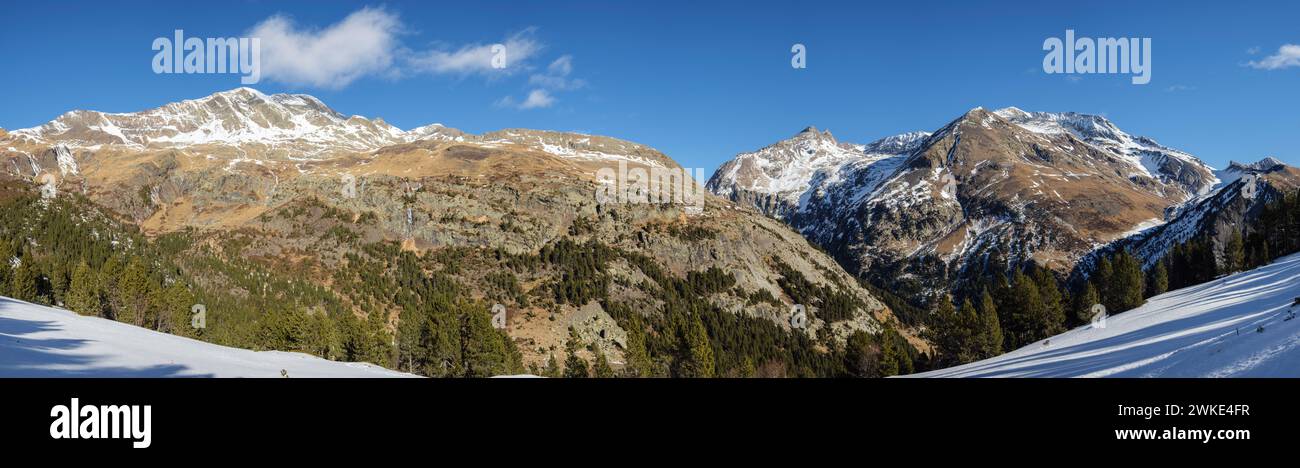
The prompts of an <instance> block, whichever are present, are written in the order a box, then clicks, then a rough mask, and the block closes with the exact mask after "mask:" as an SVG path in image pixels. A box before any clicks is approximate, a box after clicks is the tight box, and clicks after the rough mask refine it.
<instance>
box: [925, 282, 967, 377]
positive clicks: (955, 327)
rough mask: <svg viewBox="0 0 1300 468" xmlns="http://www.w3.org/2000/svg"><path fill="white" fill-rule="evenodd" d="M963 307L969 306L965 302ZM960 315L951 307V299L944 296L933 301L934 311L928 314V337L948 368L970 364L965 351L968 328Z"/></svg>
mask: <svg viewBox="0 0 1300 468" xmlns="http://www.w3.org/2000/svg"><path fill="white" fill-rule="evenodd" d="M963 305H964V306H965V305H970V304H969V301H967V302H966V303H965V304H963ZM962 318H963V316H962V314H960V313H958V312H957V310H956V309H955V308H953V306H952V299H951V298H949V297H947V296H944V297H940V298H938V299H936V300H935V304H934V310H932V311H931V312H930V322H931V325H932V326H931V327H930V328H929V329H928V330H929V331H930V336H929V337H928V338H929V339H930V341H931V342H932V343H934V347H935V349H936V351H937V352H938V354H939V358H940V359H941V360H942V361H943V362H944V363H946V365H948V366H955V365H959V364H964V363H966V362H970V360H969V356H968V353H967V351H966V348H967V345H968V343H969V342H970V332H971V330H970V328H968V327H967V326H966V324H965V323H963V320H962Z"/></svg>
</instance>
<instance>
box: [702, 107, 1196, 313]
mask: <svg viewBox="0 0 1300 468" xmlns="http://www.w3.org/2000/svg"><path fill="white" fill-rule="evenodd" d="M1218 183H1219V179H1218V178H1217V177H1216V175H1215V172H1214V171H1213V169H1211V168H1210V167H1209V166H1208V165H1206V164H1205V163H1203V162H1202V161H1200V160H1199V159H1197V158H1196V157H1195V156H1192V155H1190V154H1187V153H1185V152H1182V151H1178V150H1175V149H1172V148H1169V147H1166V146H1163V145H1160V144H1158V143H1156V142H1155V141H1154V140H1152V139H1150V138H1146V137H1140V136H1132V135H1129V134H1128V133H1126V132H1124V131H1122V130H1120V129H1119V128H1118V127H1117V126H1115V125H1114V124H1113V123H1111V122H1110V121H1109V120H1107V119H1105V118H1103V117H1100V116H1095V115H1086V114H1076V113H1048V112H1026V111H1023V110H1020V109H1017V108H1006V109H1001V110H997V111H993V112H990V111H987V110H985V109H983V108H976V109H972V110H971V111H969V112H967V113H965V114H963V115H962V116H960V117H958V118H957V119H954V120H953V121H951V122H950V123H948V124H947V125H945V126H943V127H942V128H940V129H938V130H935V131H934V132H932V133H930V132H911V133H906V134H902V135H896V136H893V137H889V138H885V139H882V140H878V141H876V142H873V143H871V144H867V145H854V144H850V143H844V142H839V141H836V140H834V139H833V138H831V137H830V136H829V134H825V133H817V132H809V131H805V132H802V133H800V134H799V135H796V136H795V137H794V138H792V139H789V140H784V141H781V142H778V143H776V144H773V145H770V146H768V147H766V148H763V149H761V150H759V151H756V152H753V153H742V154H740V155H737V156H736V157H735V158H733V159H732V160H731V161H728V162H727V163H725V164H723V165H722V166H721V167H720V168H719V169H718V171H717V173H715V174H714V176H713V177H712V178H711V179H710V181H709V184H708V187H709V189H710V190H712V191H713V193H715V194H718V195H720V196H724V197H728V198H730V199H732V200H735V201H737V202H740V203H744V204H749V205H753V206H755V207H756V208H758V209H759V210H761V211H763V212H764V213H766V214H768V215H770V216H774V217H777V218H780V219H783V220H786V221H787V222H788V223H789V224H791V225H792V226H793V227H795V229H797V230H799V231H800V232H802V233H803V234H804V235H805V236H806V237H808V238H809V239H810V240H812V241H814V242H816V243H818V244H820V245H822V246H823V247H825V248H827V249H828V250H829V251H830V252H831V253H832V255H834V256H835V257H836V258H837V259H838V260H840V261H841V263H842V264H843V265H845V266H846V268H848V269H849V270H850V271H851V272H855V273H857V274H860V275H862V276H866V277H868V278H871V279H872V280H873V281H874V282H877V283H878V284H882V285H885V286H889V287H893V288H894V289H896V290H898V291H900V292H902V293H903V294H904V295H907V294H909V293H916V294H922V295H924V294H936V293H938V292H940V291H942V290H944V289H946V288H948V287H951V286H953V285H956V284H960V283H961V281H962V280H963V279H965V278H968V277H969V276H970V275H972V274H978V273H981V272H984V271H986V270H989V269H992V270H998V271H1001V270H1005V269H1006V268H1007V267H1009V266H1015V265H1020V264H1023V263H1024V262H1028V261H1034V262H1037V263H1039V264H1041V265H1045V266H1048V267H1051V268H1053V269H1055V270H1057V271H1058V272H1062V273H1064V272H1068V271H1069V270H1070V268H1072V266H1073V265H1074V262H1075V261H1077V260H1078V259H1079V258H1080V257H1081V256H1083V255H1084V254H1086V253H1088V252H1089V251H1091V250H1092V249H1093V248H1095V247H1096V246H1098V245H1102V244H1105V243H1107V242H1110V241H1112V240H1114V239H1117V238H1121V237H1124V236H1126V235H1127V234H1128V233H1129V232H1130V231H1132V230H1133V229H1134V228H1136V227H1138V226H1142V225H1144V224H1147V225H1151V224H1158V223H1160V222H1161V221H1162V220H1163V219H1164V216H1165V210H1166V209H1168V208H1170V207H1172V206H1175V205H1177V204H1179V203H1182V202H1184V201H1187V200H1191V199H1194V198H1196V197H1198V196H1202V195H1204V194H1206V193H1208V192H1210V191H1211V190H1212V189H1213V188H1214V187H1215V186H1216V184H1218Z"/></svg>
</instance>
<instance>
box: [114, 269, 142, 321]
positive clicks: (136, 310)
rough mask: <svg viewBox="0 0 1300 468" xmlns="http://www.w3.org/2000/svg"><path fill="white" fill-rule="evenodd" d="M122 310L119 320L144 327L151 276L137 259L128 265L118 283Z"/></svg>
mask: <svg viewBox="0 0 1300 468" xmlns="http://www.w3.org/2000/svg"><path fill="white" fill-rule="evenodd" d="M117 291H118V297H119V298H120V301H121V304H122V310H121V312H120V313H119V315H118V316H117V319H118V320H119V321H122V322H126V323H130V324H132V325H136V326H142V325H144V321H145V318H146V316H147V315H148V308H149V276H148V271H146V270H145V267H144V264H143V263H141V262H140V259H138V258H135V259H132V260H131V263H129V264H127V267H126V270H124V271H123V272H122V277H121V278H120V279H118V281H117Z"/></svg>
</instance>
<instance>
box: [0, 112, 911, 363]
mask: <svg viewBox="0 0 1300 468" xmlns="http://www.w3.org/2000/svg"><path fill="white" fill-rule="evenodd" d="M0 158H3V162H4V170H5V171H6V172H7V173H8V174H10V175H12V176H16V177H22V178H26V179H28V180H33V181H34V182H36V183H37V184H44V186H45V187H47V188H48V189H49V191H50V192H52V193H53V194H55V195H54V196H59V195H58V194H67V193H69V192H70V193H73V194H76V195H78V196H84V197H86V198H87V199H89V200H91V201H93V202H94V203H95V204H97V205H99V206H101V207H104V208H105V209H107V210H108V212H110V213H112V214H113V215H114V216H115V217H117V218H118V219H120V220H122V221H125V222H128V223H131V224H134V225H137V226H139V227H140V228H141V229H142V230H143V231H144V232H145V233H146V234H148V235H150V236H164V235H171V234H177V233H183V234H184V235H185V236H187V238H188V239H190V240H189V242H191V245H192V248H193V249H203V250H204V251H205V252H216V253H217V255H218V256H220V257H222V258H225V259H226V261H241V262H242V261H251V262H255V263H257V264H259V265H262V266H264V267H266V268H267V269H268V270H269V271H271V272H273V273H268V274H283V275H284V276H285V279H288V280H290V281H308V282H310V283H313V284H316V285H320V286H322V287H325V288H327V289H329V290H331V291H332V293H333V294H334V295H336V296H338V297H339V298H340V299H341V300H342V301H343V302H344V303H346V304H349V307H350V308H351V309H352V310H353V312H354V313H355V314H357V315H359V316H368V315H371V314H377V313H378V314H383V316H384V317H385V318H384V322H386V323H387V324H388V327H389V329H390V330H391V331H393V332H394V333H396V332H397V331H399V329H400V327H401V321H402V318H401V316H402V312H401V310H402V307H401V304H397V303H396V301H397V299H396V298H395V297H400V296H401V294H395V295H389V296H388V297H387V298H385V297H369V296H367V297H365V298H362V297H356V296H355V295H354V293H355V291H353V290H351V289H349V288H353V287H355V288H360V286H348V285H347V284H348V283H349V282H350V281H352V279H354V277H348V278H347V279H345V278H343V273H340V272H349V271H353V270H355V269H358V268H363V267H367V266H368V265H371V263H372V262H378V263H379V264H381V265H382V264H387V265H389V267H388V268H395V267H397V266H398V265H396V264H394V263H393V262H394V261H395V260H394V259H392V258H386V256H387V255H389V254H385V253H384V252H387V250H385V249H384V248H380V247H377V246H382V245H393V246H397V247H398V248H400V249H401V251H403V252H412V253H414V254H415V255H416V257H418V258H420V259H421V268H422V269H424V270H425V271H426V274H438V275H446V276H447V277H450V278H454V281H456V282H457V284H458V285H460V286H462V287H464V288H465V290H466V291H468V294H469V295H470V296H472V298H473V299H474V300H479V301H483V302H484V303H485V304H493V303H498V304H502V305H503V306H504V307H505V308H506V309H507V311H508V313H507V317H508V319H507V325H506V329H505V330H506V331H505V332H506V333H507V334H508V335H509V337H510V338H511V339H512V340H513V341H514V342H515V343H516V344H517V345H518V347H519V349H520V351H521V352H522V354H523V358H524V361H525V362H526V363H528V364H532V365H535V366H538V367H543V366H545V365H547V364H548V363H549V362H550V361H551V356H554V355H555V354H557V353H562V351H563V347H564V344H565V341H566V340H567V339H568V338H569V330H570V329H571V328H572V329H574V330H575V332H576V333H577V334H578V335H579V336H580V338H581V340H582V341H583V342H585V343H588V344H591V347H590V350H588V349H584V350H582V351H581V352H580V354H581V355H583V356H586V357H588V358H592V357H593V354H592V351H591V350H595V349H597V348H598V349H600V351H601V352H602V353H603V354H605V355H606V356H609V359H610V361H611V362H612V363H614V364H615V366H616V367H617V366H618V365H619V364H621V363H622V362H623V361H624V359H625V357H624V355H623V354H624V352H625V350H626V346H627V343H626V342H625V341H626V337H627V336H628V332H627V330H626V328H627V327H629V326H642V327H644V328H645V331H646V332H647V333H650V334H651V337H652V338H654V337H657V336H659V335H660V334H664V333H668V334H670V335H667V336H671V333H672V332H673V330H671V329H666V328H663V327H666V326H667V325H665V324H667V323H670V322H671V321H670V320H668V319H669V316H673V317H676V315H679V314H682V313H685V314H687V316H690V315H691V314H692V313H691V312H681V311H678V308H679V306H680V305H681V304H679V303H678V302H676V301H677V299H676V298H677V297H678V296H677V295H674V294H678V293H672V292H671V291H668V289H673V288H695V289H693V290H694V291H696V292H699V293H700V294H694V295H690V296H692V297H691V298H689V299H688V302H689V304H693V305H691V306H690V307H691V308H692V309H690V310H696V309H694V308H698V307H706V308H708V310H710V311H718V312H723V313H725V314H726V315H723V316H718V317H725V316H735V317H740V319H741V320H742V322H741V324H740V325H743V327H742V328H745V329H750V328H752V327H754V326H755V325H753V324H754V323H759V322H761V323H765V324H767V325H764V327H773V329H774V330H776V331H775V332H773V333H779V334H781V335H783V336H786V337H793V338H782V339H792V340H794V341H792V343H796V344H797V345H796V344H791V345H781V346H780V347H779V348H774V349H766V350H760V351H753V350H751V351H746V353H748V354H743V353H741V352H740V351H737V350H733V349H731V348H730V347H731V346H732V344H733V343H729V342H728V341H727V340H729V339H730V338H728V336H729V334H737V333H745V330H723V329H722V328H721V327H724V326H731V327H733V328H734V327H736V326H737V325H734V324H733V325H726V324H724V323H723V322H721V321H717V320H723V319H721V318H719V319H717V320H714V319H709V318H708V317H713V315H706V316H704V317H705V319H706V320H705V321H706V323H705V326H706V327H708V331H709V337H710V338H711V341H712V347H713V348H714V350H715V354H716V355H717V365H716V371H717V373H718V374H728V375H754V372H755V368H761V367H764V366H768V371H770V372H771V373H773V374H784V373H789V374H798V373H817V372H820V371H822V370H824V368H823V367H818V368H817V369H813V367H816V366H825V365H826V364H825V363H824V362H822V361H825V360H826V359H830V358H833V356H834V355H835V353H836V352H838V351H837V349H838V348H839V347H841V346H842V345H843V343H844V340H845V339H846V338H847V337H848V336H849V335H850V334H852V333H854V332H858V331H863V332H867V333H873V334H874V333H879V332H881V331H882V330H883V329H884V328H885V326H887V324H889V323H892V322H893V319H892V315H891V312H890V310H889V309H888V308H887V307H885V306H884V305H883V304H881V302H880V301H878V300H877V298H875V297H873V296H872V295H871V294H870V293H868V292H867V291H866V290H864V289H863V288H862V287H860V286H859V285H858V284H857V282H856V280H855V279H854V278H853V277H852V276H851V275H849V274H847V273H846V272H845V271H844V270H843V269H842V268H840V267H839V266H838V265H837V264H836V262H835V261H834V260H832V259H831V258H830V257H828V256H827V255H825V254H822V253H821V252H819V251H818V250H816V249H815V248H813V246H811V245H809V244H808V242H806V241H805V240H804V239H803V238H802V237H800V236H799V234H798V233H796V232H794V231H791V230H790V229H789V228H788V227H786V226H785V225H783V224H782V223H780V222H777V221H774V220H771V219H769V218H766V217H764V216H762V215H760V214H758V213H755V212H753V211H752V210H748V209H743V208H740V207H738V206H736V205H735V204H733V203H731V202H729V201H727V200H724V199H721V198H716V197H713V196H702V197H700V198H702V200H700V201H699V203H698V205H694V206H692V205H682V204H672V203H669V204H649V203H617V202H606V203H602V202H601V201H599V200H598V199H597V197H596V196H594V194H596V193H597V191H598V189H599V188H602V184H605V183H608V181H602V180H598V178H597V176H596V174H597V171H599V170H602V169H617V168H618V167H620V166H619V164H620V163H622V164H623V165H624V167H627V168H631V169H634V170H635V169H638V168H639V169H678V168H680V166H679V165H677V163H676V162H674V161H673V160H672V159H670V158H668V157H667V156H665V155H663V154H662V153H660V152H658V151H656V150H654V149H653V148H650V147H647V146H645V145H640V144H636V143H632V142H627V141H622V140H617V139H613V138H607V137H600V136H592V135H582V134H575V133H562V132H550V131H537V130H524V129H508V130H501V131H496V132H490V133H487V134H483V135H472V134H467V133H464V132H461V131H458V130H455V129H451V128H448V127H444V126H441V125H436V124H435V125H430V126H426V127H420V128H417V129H413V130H410V131H403V130H400V129H398V128H396V127H393V126H391V125H389V124H387V123H384V122H383V121H382V120H381V119H366V118H363V117H359V116H351V117H345V116H343V115H342V114H340V113H338V112H336V111H334V110H332V109H330V108H329V107H327V106H325V105H324V104H323V103H321V102H320V101H319V100H316V99H315V98H312V97H310V96H304V95H271V96H268V95H265V94H262V93H260V92H257V91H255V90H252V89H249V88H240V89H236V90H232V91H228V92H223V93H217V94H214V95H212V96H208V97H206V98H202V99H196V100H190V101H184V102H180V103H174V104H168V105H166V106H163V107H160V108H157V109H152V110H147V111H143V112H138V113H129V114H106V113H100V112H94V111H74V112H69V113H67V114H64V115H62V116H60V117H59V118H57V119H56V120H54V121H52V122H50V123H47V124H45V125H42V126H40V127H36V128H31V129H23V130H16V131H13V132H10V133H8V134H7V135H5V136H3V137H0ZM694 184H695V182H694V181H692V180H687V182H686V184H685V186H684V188H685V189H686V190H687V191H688V192H689V191H691V190H693V189H694V190H696V191H697V192H701V194H702V190H699V189H698V186H695V185H694ZM692 208H699V209H692ZM571 251H572V252H577V253H573V255H580V256H581V255H590V256H591V257H592V258H594V259H595V260H593V261H594V264H591V265H588V267H584V268H581V269H578V270H573V269H572V268H571V266H568V265H567V264H566V263H564V262H566V261H569V259H568V258H563V259H561V258H560V257H565V255H567V253H568V252H571ZM556 252H561V253H565V254H564V255H561V254H556ZM548 253H550V254H554V255H553V256H552V257H547V256H546V255H547V254H548ZM365 276H366V275H365V274H360V273H358V276H357V277H360V278H364V277H365ZM704 284H707V285H708V286H707V287H705V286H703V285H704ZM683 285H695V286H683ZM695 296H698V297H695ZM796 305H799V306H802V307H803V308H802V309H800V310H806V314H807V315H806V317H807V318H808V321H807V325H806V327H804V328H799V327H792V325H791V323H792V321H791V318H792V316H793V315H795V312H794V311H795V310H796ZM626 311H634V312H633V313H627V312H626ZM213 313H214V314H219V313H220V312H219V311H215V312H213ZM700 313H702V312H695V313H694V314H696V316H697V317H699V315H698V314H700ZM710 313H713V312H710ZM726 320H732V319H726ZM754 321H758V322H754ZM672 323H675V322H672ZM634 324H635V325H634ZM655 339H668V338H655ZM652 341H653V340H652ZM912 342H913V343H914V344H915V345H916V346H920V347H924V343H923V342H921V341H920V340H916V339H914V338H912ZM651 344H652V345H653V344H654V343H653V342H652V343H651ZM747 346H748V345H747ZM796 347H798V349H794V348H796ZM652 348H653V346H652ZM656 353H657V354H658V357H657V359H659V360H660V361H663V362H659V363H658V365H659V368H660V369H667V368H671V367H672V366H674V364H673V362H674V360H676V359H678V358H677V357H675V356H672V355H670V354H669V353H668V352H667V351H665V350H662V349H652V350H651V354H656ZM798 353H803V354H799V355H800V356H802V357H798V358H796V357H792V356H793V355H794V354H798ZM819 356H820V357H819ZM817 360H820V361H817ZM754 361H758V362H754ZM796 361H797V362H796ZM813 361H817V362H822V363H821V364H817V363H811V362H813ZM810 363H811V364H810ZM388 364H389V365H401V363H400V362H393V363H388ZM833 367H834V366H830V367H825V369H830V368H833ZM773 369H778V370H773ZM664 373H665V374H666V373H669V372H668V371H665V372H664Z"/></svg>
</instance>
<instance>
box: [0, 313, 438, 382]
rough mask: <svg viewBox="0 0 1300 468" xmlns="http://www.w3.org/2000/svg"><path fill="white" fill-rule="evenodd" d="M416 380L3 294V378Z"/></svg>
mask: <svg viewBox="0 0 1300 468" xmlns="http://www.w3.org/2000/svg"><path fill="white" fill-rule="evenodd" d="M281 371H283V372H285V373H287V374H288V377H291V378H293V377H413V376H412V375H410V374H404V373H400V372H396V371H391V370H388V369H384V368H382V367H379V366H376V365H373V364H365V363H352V362H334V361H328V360H325V359H320V358H317V357H313V356H308V355H306V354H301V353H286V352H279V351H250V350H246V349H238V348H229V347H225V346H218V345H214V344H211V343H204V342H202V341H198V340H192V339H189V338H182V337H179V336H175V335H169V334H166V333H159V332H156V331H152V330H147V329H144V328H140V327H135V326H131V325H127V324H125V323H120V322H115V321H112V320H107V319H102V318H98V317H83V316H80V315H77V314H75V313H73V312H69V311H66V310H62V309H54V308H50V307H43V306H39V305H35V304H30V303H27V302H23V301H18V300H14V299H10V298H7V297H0V377H274V378H281V377H283V375H282V374H281Z"/></svg>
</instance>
